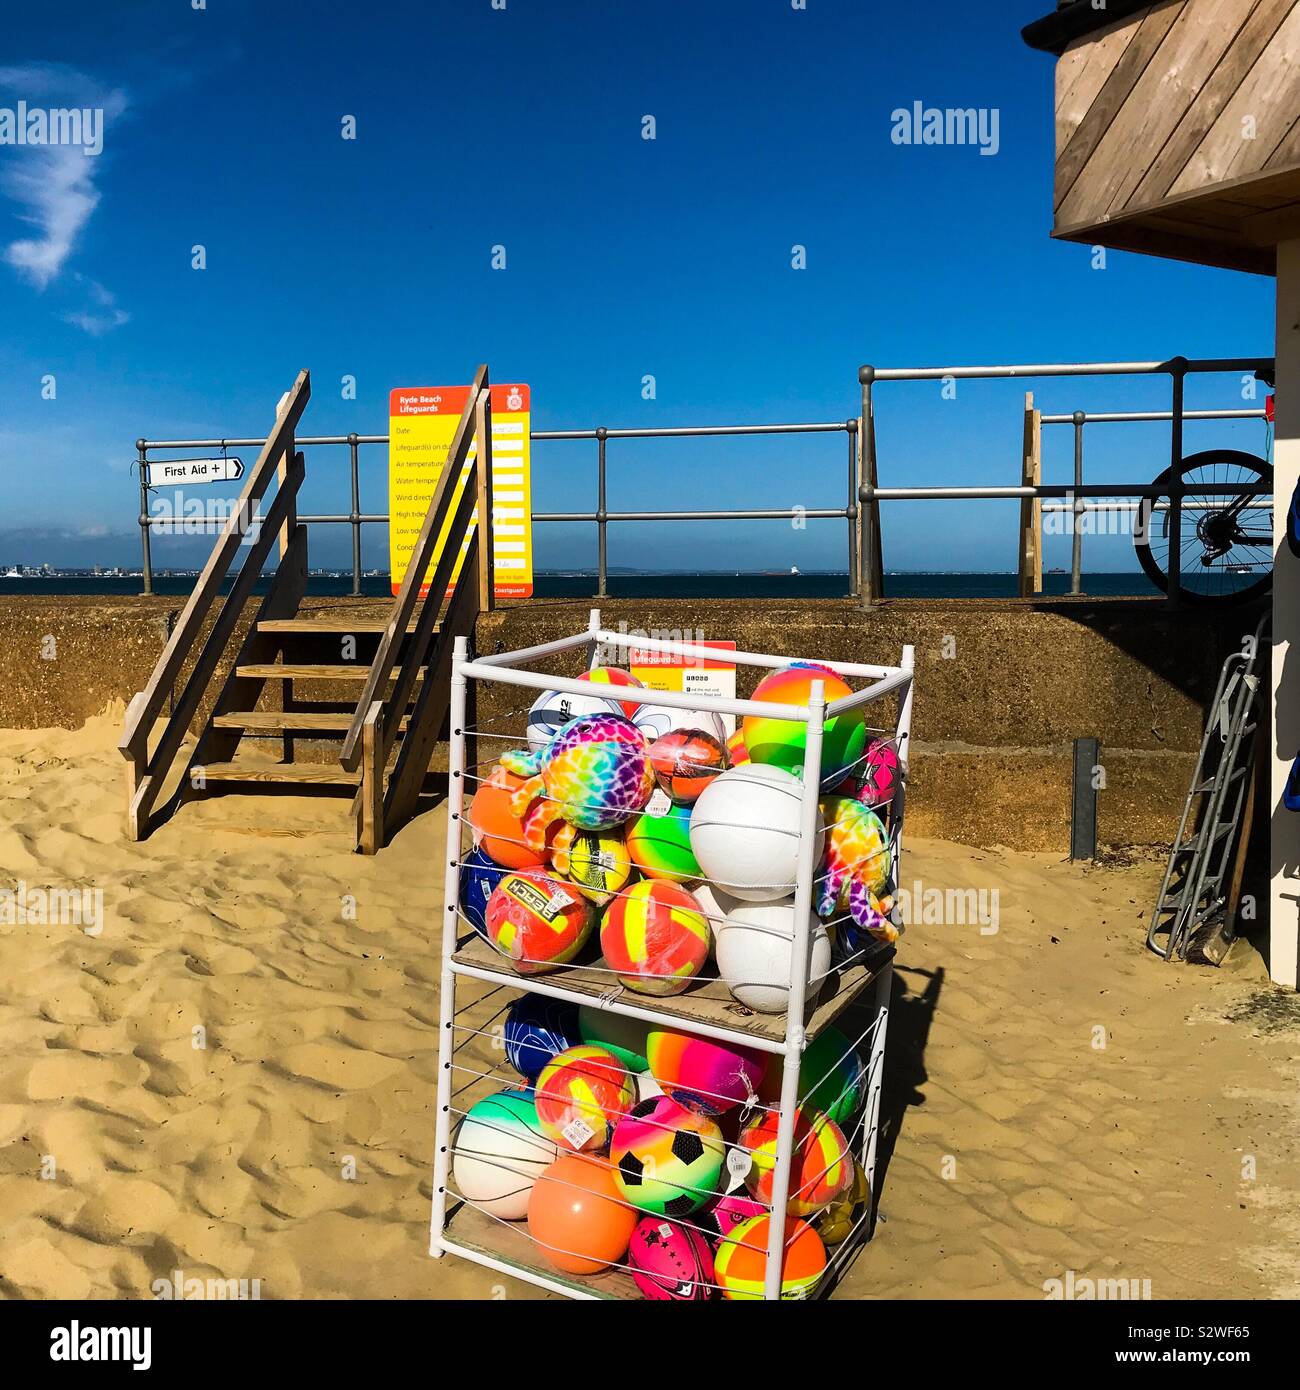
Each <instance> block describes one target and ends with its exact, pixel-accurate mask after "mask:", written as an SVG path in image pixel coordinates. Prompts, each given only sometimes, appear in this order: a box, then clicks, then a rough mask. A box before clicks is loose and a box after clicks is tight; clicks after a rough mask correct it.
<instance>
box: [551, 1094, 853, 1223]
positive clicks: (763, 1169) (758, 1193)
mask: <svg viewBox="0 0 1300 1390" xmlns="http://www.w3.org/2000/svg"><path fill="white" fill-rule="evenodd" d="M539 1113H540V1107H539ZM778 1118H779V1117H778V1114H777V1112H776V1111H775V1110H765V1111H764V1112H763V1113H762V1114H761V1115H760V1116H758V1117H757V1118H756V1119H754V1120H752V1121H751V1122H750V1123H749V1124H748V1125H746V1126H745V1128H744V1129H743V1130H741V1133H740V1143H741V1147H742V1148H744V1149H745V1150H746V1151H747V1152H748V1154H749V1156H750V1158H751V1159H752V1160H753V1162H752V1165H751V1167H750V1169H749V1172H748V1173H746V1174H745V1186H746V1187H747V1188H749V1190H750V1192H751V1193H752V1194H753V1195H754V1196H755V1197H757V1198H758V1200H759V1201H760V1202H764V1203H766V1204H767V1205H768V1206H770V1205H771V1202H772V1175H773V1169H774V1168H775V1166H776V1127H777V1122H778ZM852 1184H853V1155H852V1153H851V1152H850V1151H849V1144H848V1140H847V1139H845V1137H844V1131H843V1130H841V1129H840V1127H839V1125H837V1124H836V1123H835V1121H834V1120H832V1119H831V1118H830V1117H829V1116H827V1115H823V1114H822V1113H821V1111H820V1110H813V1109H811V1108H809V1107H807V1106H800V1107H799V1110H798V1113H797V1114H796V1115H795V1119H794V1154H793V1157H792V1159H791V1168H790V1196H789V1199H788V1201H787V1203H786V1210H787V1211H788V1212H789V1213H790V1215H791V1216H811V1215H812V1214H813V1213H814V1212H818V1211H821V1209H822V1208H823V1207H828V1206H830V1204H831V1203H832V1202H833V1201H834V1200H835V1199H836V1198H837V1197H839V1196H841V1195H842V1194H843V1193H845V1192H847V1191H848V1190H849V1188H850V1187H851V1186H852Z"/></svg>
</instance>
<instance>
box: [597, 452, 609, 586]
mask: <svg viewBox="0 0 1300 1390" xmlns="http://www.w3.org/2000/svg"><path fill="white" fill-rule="evenodd" d="M608 435H609V431H608V430H606V428H605V427H604V425H601V426H600V428H599V429H598V430H597V431H596V449H597V459H596V597H597V598H606V597H607V596H608V595H607V589H606V584H607V580H608V573H609V568H608V564H607V552H606V534H605V532H606V528H607V526H608V524H609V523H608V522H607V520H606V516H607V509H606V505H605V503H606V497H605V440H606V439H607V438H608Z"/></svg>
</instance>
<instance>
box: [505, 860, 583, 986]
mask: <svg viewBox="0 0 1300 1390" xmlns="http://www.w3.org/2000/svg"><path fill="white" fill-rule="evenodd" d="M595 924H596V909H595V908H594V907H593V906H592V905H591V903H589V902H588V901H587V899H586V898H584V897H583V896H582V894H581V893H579V892H577V891H576V890H575V889H574V888H573V887H572V886H571V885H570V884H566V883H564V882H563V881H562V880H561V879H556V878H551V877H550V876H549V875H548V874H544V873H542V871H541V870H540V869H526V870H522V871H520V872H518V873H511V874H507V875H506V876H505V877H504V878H503V879H502V880H501V882H500V883H498V884H497V886H496V887H495V888H494V889H493V890H492V896H491V897H490V898H489V899H488V905H487V929H488V940H489V941H490V942H491V943H492V945H493V946H495V947H496V948H497V950H498V951H500V953H501V954H502V955H503V956H507V957H509V960H510V963H511V964H512V965H513V966H514V968H515V970H516V972H517V973H518V974H520V975H541V974H544V973H545V972H546V971H548V970H555V969H557V968H558V967H559V966H561V965H564V964H566V963H567V962H569V961H571V960H572V959H573V958H574V956H576V955H577V954H578V952H579V951H581V950H582V948H583V946H584V945H585V944H586V942H587V938H588V937H589V936H590V935H591V932H592V928H593V927H594V926H595Z"/></svg>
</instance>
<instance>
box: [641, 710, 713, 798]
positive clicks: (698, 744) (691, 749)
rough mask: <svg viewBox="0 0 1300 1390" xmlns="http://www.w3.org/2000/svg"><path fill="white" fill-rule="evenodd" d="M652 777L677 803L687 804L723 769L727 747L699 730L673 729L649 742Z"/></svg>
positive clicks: (711, 735)
mask: <svg viewBox="0 0 1300 1390" xmlns="http://www.w3.org/2000/svg"><path fill="white" fill-rule="evenodd" d="M649 752H650V765H651V767H653V768H654V770H655V780H656V781H657V782H658V783H659V786H660V789H661V790H662V791H664V792H665V793H666V794H667V795H668V796H669V797H670V798H671V799H672V800H673V801H674V802H676V803H677V805H679V806H690V805H692V804H693V803H694V802H695V801H696V800H697V799H698V797H699V795H700V793H701V792H702V791H703V790H704V789H705V787H707V786H708V785H709V783H710V782H712V781H713V779H714V778H715V777H716V776H717V775H718V774H719V773H720V772H725V771H726V769H727V749H726V745H725V744H724V743H723V742H722V740H721V739H719V738H715V737H714V735H713V734H710V733H706V732H705V731H704V730H703V729H674V730H673V731H672V732H671V733H667V734H665V735H664V736H663V737H662V738H657V739H656V740H655V741H654V742H653V743H652V744H651V745H650V750H649Z"/></svg>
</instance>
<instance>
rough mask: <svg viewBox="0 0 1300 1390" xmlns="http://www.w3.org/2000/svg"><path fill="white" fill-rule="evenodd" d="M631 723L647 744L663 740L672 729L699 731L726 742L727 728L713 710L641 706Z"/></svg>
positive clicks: (720, 741) (723, 742)
mask: <svg viewBox="0 0 1300 1390" xmlns="http://www.w3.org/2000/svg"><path fill="white" fill-rule="evenodd" d="M632 722H633V723H634V724H635V725H636V726H637V728H638V729H640V730H641V732H642V733H643V734H644V735H645V738H646V742H647V743H653V742H654V741H655V740H656V739H660V738H663V736H664V735H665V734H670V733H672V731H673V730H674V729H701V730H703V731H704V732H705V733H706V734H709V735H710V736H712V737H713V738H715V739H717V740H718V742H719V743H722V744H725V743H726V741H727V726H726V724H725V723H724V722H723V719H722V716H721V715H720V714H718V713H717V712H716V711H714V710H703V709H669V707H668V706H667V705H642V706H641V708H640V709H639V710H637V712H636V713H635V714H634V715H633V716H632Z"/></svg>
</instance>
